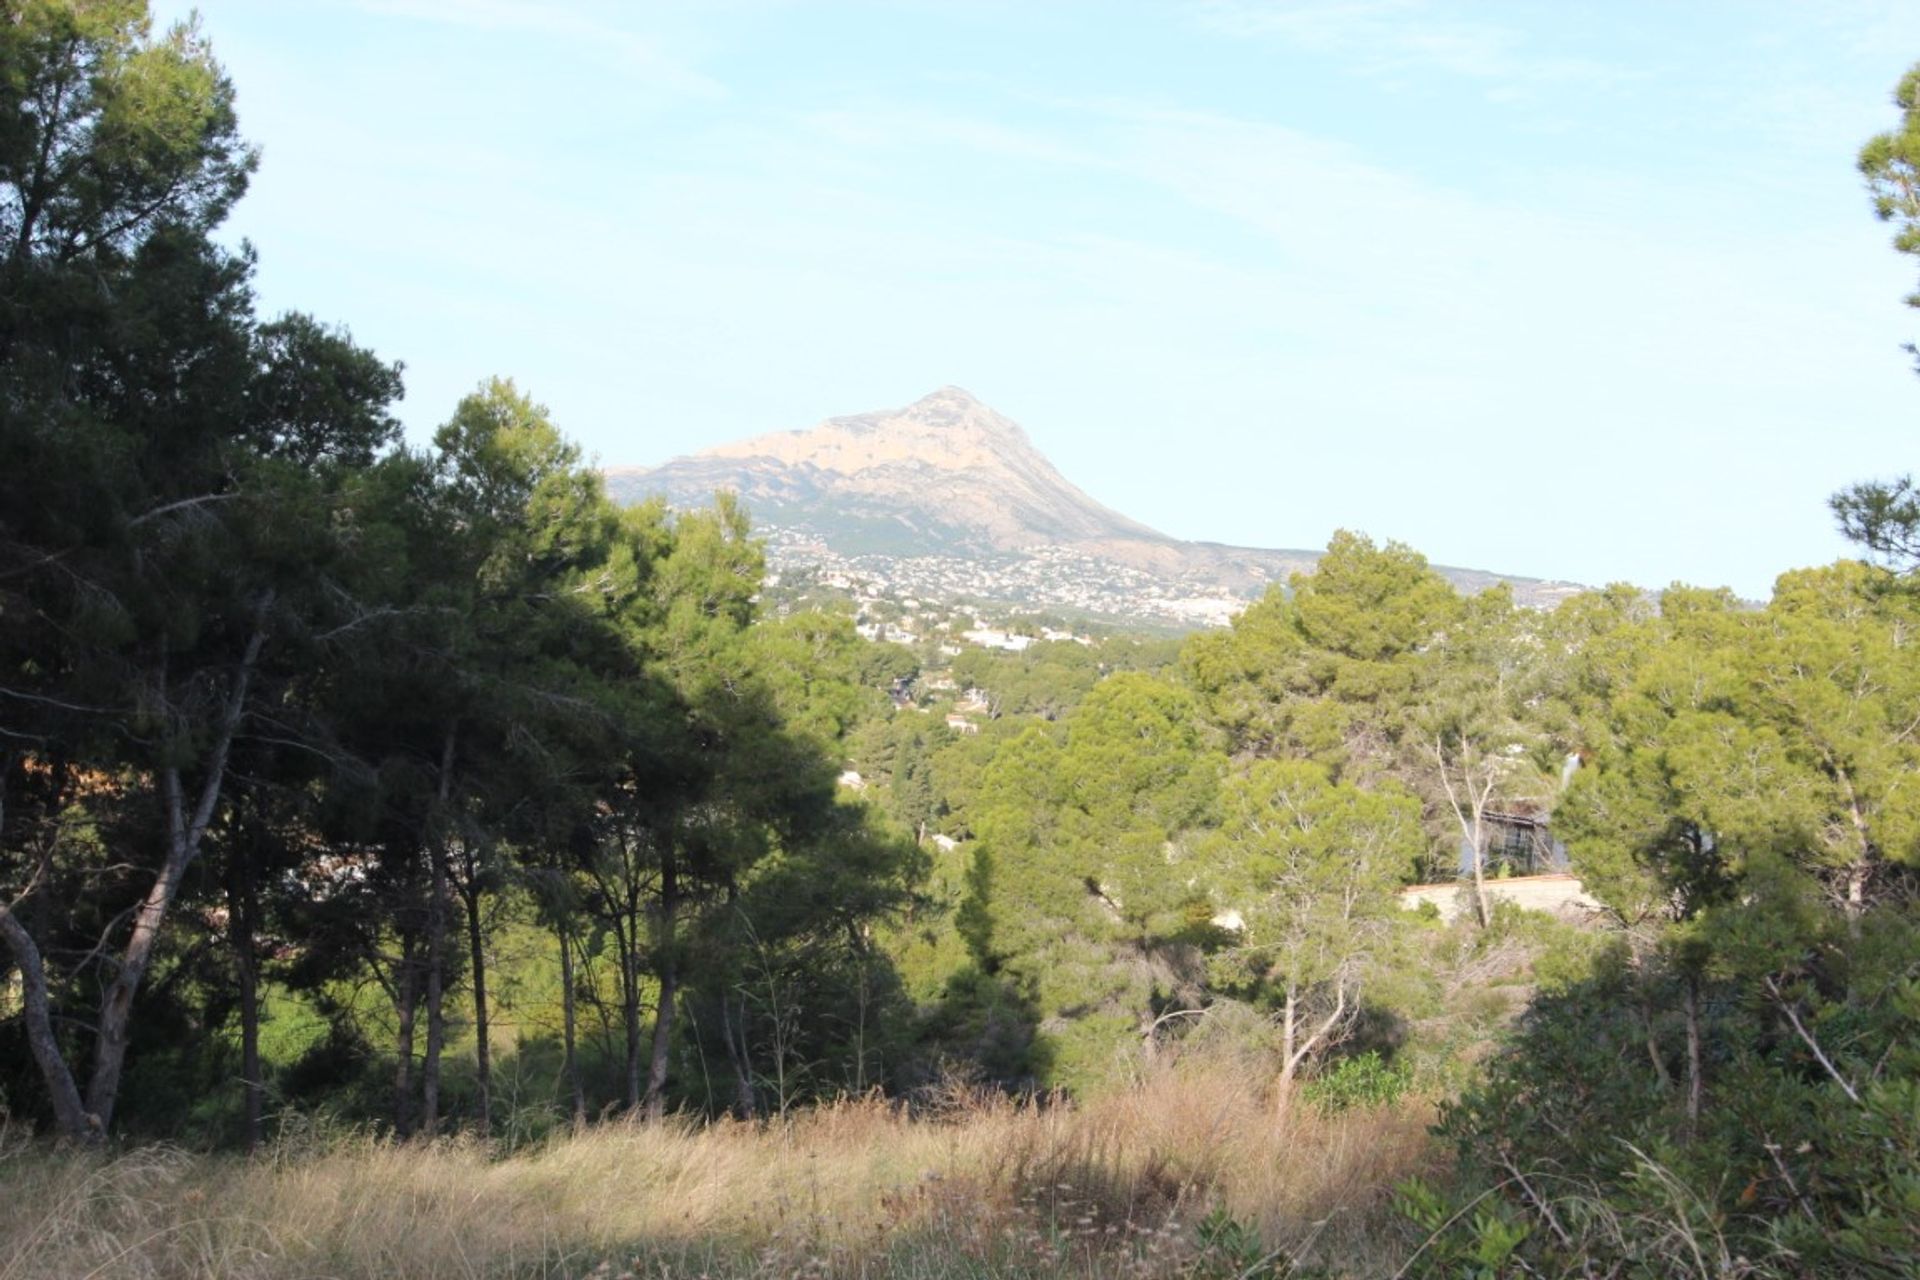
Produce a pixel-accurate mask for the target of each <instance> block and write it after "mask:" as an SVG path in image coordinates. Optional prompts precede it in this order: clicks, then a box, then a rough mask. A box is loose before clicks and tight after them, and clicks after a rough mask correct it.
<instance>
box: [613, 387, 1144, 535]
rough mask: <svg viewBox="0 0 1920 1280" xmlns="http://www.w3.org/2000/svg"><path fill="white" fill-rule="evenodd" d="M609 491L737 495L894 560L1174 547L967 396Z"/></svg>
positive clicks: (761, 511)
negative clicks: (1068, 547)
mask: <svg viewBox="0 0 1920 1280" xmlns="http://www.w3.org/2000/svg"><path fill="white" fill-rule="evenodd" d="M607 480H608V487H609V488H610V489H611V490H612V491H613V492H614V494H615V496H617V497H622V498H632V497H639V496H643V495H651V494H656V493H657V494H661V495H663V496H664V497H666V499H667V500H668V501H669V502H671V503H675V504H687V503H698V502H704V501H705V500H706V499H707V498H708V497H709V496H711V494H712V493H713V492H714V490H716V489H732V490H735V491H737V492H738V493H739V494H740V495H741V496H742V497H743V498H745V499H746V501H747V505H748V506H749V507H750V508H751V509H752V510H753V511H754V512H755V514H756V515H757V516H759V517H760V518H762V519H766V520H772V521H774V522H776V523H779V524H783V525H789V526H794V527H799V528H803V529H808V530H811V531H814V532H818V533H819V534H821V536H822V537H823V538H825V539H826V540H827V541H829V542H832V541H835V540H836V538H835V535H836V534H845V535H850V536H853V537H855V538H856V539H857V540H859V541H861V542H863V543H865V544H867V549H870V550H874V551H883V552H892V553H895V554H911V553H915V552H923V551H945V552H948V553H961V552H976V553H979V552H1007V551H1021V550H1026V549H1028V548H1031V547H1037V546H1050V545H1059V544H1082V543H1114V544H1117V545H1115V546H1114V547H1113V550H1114V551H1115V552H1117V553H1119V554H1121V555H1122V556H1127V555H1128V553H1129V552H1130V551H1131V550H1132V549H1131V548H1130V547H1129V546H1128V545H1126V544H1131V543H1136V542H1137V543H1140V544H1142V546H1141V548H1140V550H1142V551H1144V550H1145V549H1146V548H1148V547H1153V546H1160V547H1162V548H1170V547H1171V546H1173V545H1174V544H1173V540H1172V539H1169V538H1167V537H1166V536H1164V535H1162V534H1160V533H1157V532H1155V531H1154V530H1152V529H1149V528H1148V527H1147V526H1145V525H1143V524H1140V523H1138V522H1136V521H1133V520H1129V519H1127V518H1126V517H1125V516H1123V515H1121V514H1119V513H1118V512H1116V511H1112V510H1109V509H1108V508H1106V507H1103V506H1101V505H1100V504H1099V503H1098V502H1095V501H1094V500H1093V499H1092V498H1090V497H1088V496H1087V495H1086V494H1085V493H1083V492H1081V491H1080V490H1079V489H1078V488H1076V487H1075V486H1074V485H1073V484H1072V483H1070V482H1069V481H1068V480H1067V478H1066V477H1065V476H1063V475H1061V474H1060V473H1059V472H1058V471H1057V470H1055V469H1054V466H1053V464H1052V463H1050V462H1048V461H1047V460H1046V458H1045V457H1043V456H1042V455H1041V454H1040V452H1039V450H1037V449H1035V448H1034V447H1033V442H1032V441H1031V440H1029V439H1028V438H1027V433H1026V432H1025V431H1023V430H1021V429H1020V426H1019V424H1018V423H1015V422H1014V421H1013V420H1011V419H1010V418H1007V417H1004V416H1002V415H1001V414H999V413H996V412H995V411H994V410H992V409H990V408H988V407H987V406H986V405H984V404H982V403H980V401H978V400H976V399H975V398H974V397H973V396H971V395H969V394H968V393H967V392H965V391H963V390H961V389H960V388H959V387H942V388H941V389H940V390H938V391H935V392H934V393H933V394H931V395H928V396H925V397H923V398H921V399H919V400H916V401H915V402H914V403H912V404H910V405H908V406H907V407H906V408H904V409H894V410H883V411H881V412H878V413H863V414H855V415H853V416H850V417H843V418H829V419H827V420H826V421H825V422H823V423H821V424H820V425H819V426H817V427H812V428H810V429H808V430H805V431H783V432H776V433H775V434H772V435H765V436H757V437H755V438H753V439H751V440H742V441H738V442H736V443H733V444H725V445H721V446H719V447H718V448H714V449H708V450H706V451H704V452H702V453H697V454H694V455H693V456H692V457H688V458H677V459H675V460H673V461H672V462H669V463H667V464H666V465H664V466H661V467H657V468H655V469H653V470H651V471H642V470H630V469H624V468H621V469H612V470H609V471H608V473H607ZM889 543H891V544H893V545H888V544H889Z"/></svg>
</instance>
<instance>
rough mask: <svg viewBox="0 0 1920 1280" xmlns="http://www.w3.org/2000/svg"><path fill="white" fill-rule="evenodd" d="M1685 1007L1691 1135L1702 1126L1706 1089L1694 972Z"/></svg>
mask: <svg viewBox="0 0 1920 1280" xmlns="http://www.w3.org/2000/svg"><path fill="white" fill-rule="evenodd" d="M1685 1008H1686V1013H1687V1134H1688V1136H1689V1137H1691V1136H1693V1135H1694V1134H1695V1133H1697V1132H1698V1131H1699V1128H1700V1099H1701V1095H1702V1093H1703V1092H1704V1091H1705V1082H1704V1081H1703V1080H1702V1078H1701V1073H1700V979H1699V977H1698V976H1697V975H1695V974H1692V973H1689V974H1687V985H1686V1001H1685Z"/></svg>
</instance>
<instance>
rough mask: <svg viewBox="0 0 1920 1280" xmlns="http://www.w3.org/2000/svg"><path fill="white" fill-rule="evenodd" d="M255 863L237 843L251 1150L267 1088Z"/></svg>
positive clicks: (231, 876)
mask: <svg viewBox="0 0 1920 1280" xmlns="http://www.w3.org/2000/svg"><path fill="white" fill-rule="evenodd" d="M257 909H258V903H257V901H256V895H255V893H254V887H253V863H252V861H251V860H250V859H249V858H248V857H247V856H246V855H245V853H243V852H242V850H241V849H240V848H238V847H236V848H235V849H234V851H233V854H232V861H231V865H230V866H229V868H228V872H227V938H228V942H229V943H230V944H231V946H232V947H233V969H234V977H235V979H236V985H237V986H238V987H239V994H240V1088H241V1091H242V1095H243V1100H244V1108H243V1109H244V1112H245V1131H244V1140H245V1143H246V1148H247V1154H248V1155H252V1154H253V1153H254V1151H255V1150H257V1149H258V1148H259V1146H260V1111H261V1102H262V1098H263V1096H264V1094H265V1092H266V1084H265V1081H264V1080H262V1079H261V1075H260V972H259V959H258V952H257V951H256V949H255V941H254V934H255V932H256V926H255V923H254V919H255V914H256V911H257Z"/></svg>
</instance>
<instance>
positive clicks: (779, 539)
mask: <svg viewBox="0 0 1920 1280" xmlns="http://www.w3.org/2000/svg"><path fill="white" fill-rule="evenodd" d="M604 475H605V477H606V482H607V488H608V492H609V493H610V494H612V495H613V496H614V497H615V498H616V499H617V500H620V501H623V502H633V501H639V500H641V499H644V498H647V497H652V496H659V497H662V498H664V499H665V500H666V501H667V502H668V503H669V504H670V505H672V506H676V507H689V506H697V505H701V504H704V503H705V502H707V501H709V500H710V499H711V497H712V496H713V494H714V493H715V492H716V491H718V490H722V489H726V490H732V491H733V492H735V493H737V494H739V496H740V497H741V498H742V500H744V501H745V502H746V504H747V506H748V509H749V510H750V511H751V512H752V513H753V515H754V519H755V523H756V525H757V526H759V527H761V528H762V529H763V530H764V531H766V532H767V533H768V535H769V542H770V548H771V550H772V551H773V552H774V559H775V563H776V566H784V565H792V564H798V563H802V562H804V561H805V560H806V559H807V558H808V557H809V556H811V557H812V558H813V559H814V560H815V561H816V562H824V561H826V560H830V559H836V558H837V559H840V560H846V561H859V562H861V564H860V565H859V567H860V568H862V569H864V570H866V571H868V572H870V573H871V572H879V573H881V574H882V575H883V576H886V575H888V574H897V573H898V571H899V570H900V567H901V566H900V563H898V562H914V561H920V560H933V561H955V562H972V563H974V564H977V565H982V566H991V565H994V564H997V563H1000V562H1002V561H1018V560H1021V559H1023V558H1032V557H1034V556H1045V557H1047V558H1049V559H1050V560H1051V561H1054V562H1057V563H1056V564H1055V565H1054V568H1055V569H1056V570H1057V571H1060V572H1066V573H1073V572H1078V573H1080V574H1081V575H1082V576H1085V577H1089V579H1090V580H1091V579H1100V580H1105V579H1106V578H1107V577H1109V576H1111V575H1106V574H1105V573H1104V571H1103V569H1102V566H1110V567H1112V569H1113V570H1114V571H1115V572H1116V573H1117V575H1118V577H1117V578H1116V579H1115V582H1116V583H1117V582H1119V581H1123V580H1124V581H1125V582H1126V583H1127V584H1128V585H1126V586H1124V587H1119V586H1116V587H1115V592H1117V594H1118V595H1119V596H1121V597H1137V596H1140V595H1141V593H1143V592H1144V593H1145V595H1146V597H1148V598H1149V599H1148V601H1147V603H1149V604H1150V605H1151V606H1152V607H1150V608H1146V609H1145V610H1144V613H1143V609H1142V607H1141V604H1142V602H1141V600H1137V599H1135V600H1131V601H1129V600H1128V599H1116V600H1115V601H1113V602H1112V603H1113V605H1114V607H1113V609H1112V612H1113V613H1115V614H1116V616H1123V617H1124V616H1135V615H1142V616H1144V614H1153V615H1155V616H1159V617H1163V618H1164V617H1165V616H1168V615H1169V614H1170V613H1171V614H1173V615H1179V616H1185V615H1186V614H1188V613H1191V612H1193V610H1192V608H1191V607H1188V606H1182V605H1180V604H1178V602H1179V601H1183V600H1185V601H1192V600H1202V601H1209V600H1214V599H1216V598H1218V599H1222V600H1237V601H1245V600H1247V599H1251V598H1252V597H1254V596H1256V595H1258V594H1259V593H1260V591H1262V590H1264V589H1265V587H1266V586H1267V584H1269V583H1272V582H1284V581H1285V580H1286V578H1287V576H1288V575H1289V574H1290V573H1293V572H1295V571H1297V570H1301V569H1306V568H1310V567H1311V566H1312V564H1313V563H1314V562H1315V561H1316V560H1317V558H1318V554H1319V553H1318V552H1316V551H1308V550H1295V549H1272V548H1260V547H1238V546H1231V545H1227V544H1223V543H1214V542H1195V541H1187V540H1183V539H1179V538H1174V537H1172V536H1170V535H1168V534H1165V533H1162V532H1160V531H1159V530H1157V529H1154V528H1152V527H1150V526H1148V525H1146V524H1144V523H1142V522H1140V521H1137V520H1134V519H1132V518H1131V517H1129V516H1126V515H1123V514H1122V513H1120V512H1118V511H1115V510H1113V509H1112V508H1110V507H1107V506H1105V505H1104V504H1102V503H1100V502H1099V501H1097V500H1096V499H1094V498H1093V497H1091V496H1090V495H1088V494H1087V493H1086V492H1085V491H1084V490H1082V489H1080V488H1079V487H1078V486H1076V485H1074V484H1073V483H1072V482H1071V481H1069V480H1068V479H1067V478H1066V477H1065V476H1064V475H1062V474H1061V473H1060V472H1059V470H1058V469H1057V468H1055V467H1054V465H1053V464H1052V463H1051V462H1050V461H1048V459H1047V458H1046V456H1045V455H1044V454H1042V453H1041V452H1040V451H1039V449H1038V448H1036V447H1035V446H1034V444H1033V441H1032V438H1031V437H1030V436H1029V435H1028V434H1027V432H1026V430H1025V428H1023V427H1021V426H1020V425H1019V424H1018V423H1016V422H1014V421H1013V420H1012V419H1011V418H1008V417H1006V416H1005V415H1003V414H1001V413H999V412H998V411H996V410H994V409H992V408H991V407H989V406H988V405H986V404H984V403H982V402H981V401H980V400H979V399H978V398H977V397H975V396H974V395H973V394H972V393H970V392H968V391H966V390H965V389H964V388H961V387H958V386H951V385H950V386H945V387H941V388H939V389H938V390H936V391H933V392H931V393H929V394H927V395H925V396H922V397H921V398H920V399H918V400H916V401H914V402H913V403H912V404H909V405H906V406H904V407H902V408H899V409H890V410H877V411H873V412H869V413H860V414H849V415H843V416H839V417H832V418H827V419H825V420H824V421H822V422H820V423H819V424H817V425H815V426H813V427H808V428H804V429H801V430H795V431H777V432H771V433H768V434H765V435H759V436H753V437H749V438H747V439H744V440H737V441H732V442H729V443H726V444H721V445H717V446H714V447H712V448H709V449H704V450H702V451H700V452H699V453H695V454H690V455H686V456H683V457H678V458H674V459H671V460H669V461H667V462H665V463H663V464H661V465H660V466H657V467H651V468H645V467H608V468H606V469H605V470H604ZM1063 557H1064V559H1063ZM868 562H874V563H868ZM881 562H893V563H881ZM1075 566H1078V567H1077V568H1075ZM924 567H925V566H922V568H924ZM1435 567H1436V568H1437V569H1439V570H1440V572H1442V573H1445V574H1446V575H1447V576H1448V577H1449V578H1450V579H1451V580H1453V581H1454V582H1455V584H1456V585H1457V586H1459V587H1461V588H1462V589H1463V590H1479V589H1481V588H1483V587H1485V586H1488V585H1491V584H1492V583H1494V582H1496V581H1505V582H1509V583H1512V584H1513V586H1514V589H1515V595H1516V597H1517V598H1520V599H1522V600H1525V601H1527V602H1529V603H1547V602H1549V601H1550V599H1553V598H1558V597H1559V596H1562V595H1565V594H1568V593H1569V592H1570V591H1571V590H1572V589H1573V588H1572V587H1571V584H1565V583H1550V582H1544V581H1542V580H1539V579H1531V578H1520V577H1513V576H1510V575H1502V574H1495V573H1490V572H1486V571H1481V570H1471V569H1451V568H1445V567H1442V566H1435ZM909 576H911V575H909ZM922 576H924V575H922ZM948 576H951V575H948ZM989 576H990V575H989ZM1002 576H1006V575H1002ZM1012 576H1013V577H1015V578H1021V579H1023V580H1024V579H1029V578H1032V577H1033V575H1031V574H1013V575H1012ZM987 585H988V586H989V587H990V586H991V584H990V583H988V584H987ZM1036 590H1037V591H1039V592H1040V593H1041V594H1046V589H1045V586H1044V582H1040V583H1033V582H1029V583H1027V585H1025V586H1023V587H1022V589H1021V591H1020V592H1018V593H1012V592H1010V593H1009V594H1013V595H1017V596H1018V598H1017V599H1012V600H1010V601H1009V602H1010V603H1022V604H1034V603H1059V601H1048V600H1035V599H1034V598H1033V596H1034V594H1035V592H1036ZM1059 592H1060V593H1064V594H1066V595H1079V596H1084V595H1087V594H1088V592H1086V591H1081V590H1077V589H1075V588H1074V587H1073V586H1072V584H1069V583H1066V582H1062V583H1060V584H1059ZM987 594H988V595H989V596H990V595H991V594H992V593H991V591H990V590H989V591H988V593H987ZM1094 594H1096V595H1097V594H1098V593H1094ZM1110 594H1113V593H1110ZM1081 603H1085V601H1081ZM1214 612H1215V613H1218V612H1220V611H1219V610H1215V611H1214ZM1209 620H1216V621H1217V620H1219V619H1218V618H1215V617H1211V616H1210V618H1209Z"/></svg>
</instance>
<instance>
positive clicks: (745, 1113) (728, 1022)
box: [720, 995, 759, 1120]
mask: <svg viewBox="0 0 1920 1280" xmlns="http://www.w3.org/2000/svg"><path fill="white" fill-rule="evenodd" d="M746 1019H747V1012H746V1009H745V1007H744V1002H743V1006H742V1008H741V1010H740V1026H739V1028H738V1029H737V1030H736V1029H735V1027H734V1024H733V1012H732V1006H731V1005H729V1004H728V1003H727V998H726V997H725V996H724V995H723V996H721V997H720V1039H721V1040H722V1042H724V1043H725V1044H726V1046H727V1063H728V1065H730V1066H731V1067H732V1068H733V1100H734V1102H733V1105H734V1112H735V1114H737V1115H738V1116H739V1117H740V1119H742V1120H751V1119H753V1117H754V1115H755V1113H756V1112H757V1111H758V1110H759V1107H758V1104H757V1103H756V1101H755V1099H754V1096H753V1072H752V1070H751V1068H750V1067H749V1064H748V1061H747V1028H746ZM736 1036H737V1037H738V1043H737V1044H736V1043H735V1038H736Z"/></svg>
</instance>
